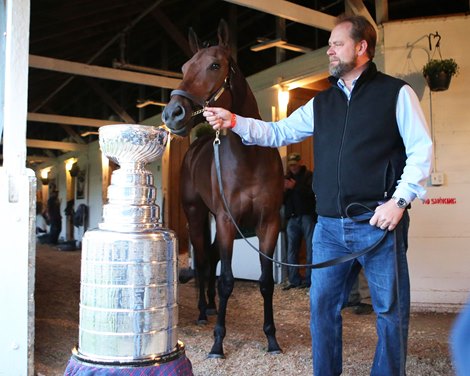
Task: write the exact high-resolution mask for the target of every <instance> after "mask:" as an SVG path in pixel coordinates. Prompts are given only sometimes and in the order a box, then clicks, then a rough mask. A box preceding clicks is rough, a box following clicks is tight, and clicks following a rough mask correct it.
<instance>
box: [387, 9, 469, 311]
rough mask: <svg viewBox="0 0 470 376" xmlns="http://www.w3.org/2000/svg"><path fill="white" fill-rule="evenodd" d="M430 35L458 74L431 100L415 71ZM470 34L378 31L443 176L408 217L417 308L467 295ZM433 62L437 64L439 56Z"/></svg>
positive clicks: (404, 27)
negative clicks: (414, 98) (414, 97)
mask: <svg viewBox="0 0 470 376" xmlns="http://www.w3.org/2000/svg"><path fill="white" fill-rule="evenodd" d="M436 31H437V32H439V35H441V37H442V39H441V48H440V50H441V54H442V58H453V59H455V60H456V61H457V63H458V64H459V66H460V74H459V75H458V76H456V77H453V78H452V82H451V84H450V88H449V90H447V91H443V92H433V93H432V94H431V95H430V91H429V89H428V87H427V85H426V84H425V81H424V78H423V77H422V74H421V68H422V67H423V65H424V64H425V63H426V62H427V60H428V56H429V55H428V54H430V56H432V54H433V53H434V46H433V51H431V52H430V51H429V43H428V38H427V37H425V38H424V39H421V40H420V38H422V37H423V36H427V35H428V34H430V33H435V32H436ZM469 34H470V18H469V17H468V16H452V17H444V18H432V19H427V20H409V21H401V22H390V23H387V24H385V25H384V47H385V48H384V53H385V71H386V73H388V74H391V75H395V76H399V77H402V78H404V79H409V83H410V84H411V85H412V86H413V87H414V88H415V90H416V92H417V93H418V95H419V96H420V98H421V105H422V108H423V111H424V113H425V116H426V118H427V120H428V123H429V126H430V128H431V127H432V133H433V134H434V146H435V165H434V169H435V171H438V172H442V173H444V176H445V179H444V184H443V185H442V186H429V187H428V199H429V201H428V202H427V203H425V204H423V203H421V202H419V201H415V203H414V204H413V208H412V210H411V212H410V215H411V227H410V249H409V254H408V255H409V262H410V275H411V287H412V302H413V305H414V307H415V308H420V307H425V308H432V309H441V308H442V309H452V307H454V308H455V306H459V305H461V304H463V303H464V302H466V300H467V298H468V295H469V292H470V247H469V243H470V215H469V213H470V198H469V194H470V154H469V151H470V122H469V119H470V102H469V98H470V87H469V85H468V82H469V79H470V50H469V49H468V48H466V47H467V46H468V45H469V41H468V35H469ZM418 40H419V41H418ZM416 41H417V42H416ZM413 44H414V45H413ZM411 45H413V46H411ZM434 58H439V54H438V52H435V53H434ZM430 98H432V99H431V101H430ZM431 104H432V113H431ZM431 114H432V115H431ZM431 119H432V124H431ZM441 199H444V200H441ZM445 199H448V200H445Z"/></svg>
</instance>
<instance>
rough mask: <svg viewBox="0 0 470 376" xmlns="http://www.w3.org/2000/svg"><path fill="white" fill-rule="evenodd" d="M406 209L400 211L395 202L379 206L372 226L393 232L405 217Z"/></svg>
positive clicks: (389, 201)
mask: <svg viewBox="0 0 470 376" xmlns="http://www.w3.org/2000/svg"><path fill="white" fill-rule="evenodd" d="M404 212H405V209H400V208H399V207H397V204H396V203H395V201H394V200H388V201H387V202H386V203H384V204H382V205H379V206H377V208H376V209H375V213H374V215H373V216H372V218H371V219H370V221H369V223H370V225H371V226H377V227H379V228H381V229H382V230H388V231H393V230H394V229H395V227H397V225H398V222H400V220H401V218H402V217H403V213H404Z"/></svg>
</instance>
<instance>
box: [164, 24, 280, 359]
mask: <svg viewBox="0 0 470 376" xmlns="http://www.w3.org/2000/svg"><path fill="white" fill-rule="evenodd" d="M217 36H218V44H217V45H212V46H207V45H205V46H202V45H201V42H200V41H199V39H198V37H197V35H196V34H195V32H194V31H193V30H192V29H190V30H189V45H190V47H191V50H192V52H193V56H192V58H191V59H190V60H188V61H187V62H186V63H185V64H184V65H183V67H182V72H183V78H182V81H181V83H180V84H179V86H178V88H177V89H176V90H174V91H172V93H171V98H170V101H169V102H168V104H167V105H166V107H165V108H164V110H163V114H162V119H163V122H164V123H165V125H166V127H167V128H168V129H169V130H170V132H172V133H173V134H175V135H178V136H182V137H184V136H187V135H188V134H189V132H190V131H191V129H192V128H193V127H194V126H196V125H198V124H199V123H202V122H204V120H205V119H204V118H203V116H202V109H203V108H204V107H205V106H208V105H213V106H220V107H224V108H226V109H228V110H230V111H233V112H234V113H236V114H239V115H242V116H246V117H253V118H258V119H259V118H260V115H259V110H258V105H257V103H256V99H255V97H254V95H253V93H252V91H251V89H250V87H249V85H248V83H247V81H246V79H245V78H244V76H243V75H242V73H241V71H240V69H239V67H238V66H237V64H236V63H235V61H234V60H233V59H232V58H231V50H230V46H229V32H228V26H227V23H226V22H225V21H224V20H221V21H220V23H219V26H218V31H217ZM213 141H214V135H213V134H212V135H211V134H209V135H207V134H206V135H204V136H202V137H199V138H197V139H196V141H195V142H193V143H192V144H191V145H190V147H189V149H188V151H187V153H186V154H185V156H184V158H183V162H182V166H181V178H180V185H181V194H182V206H183V210H184V212H185V214H186V217H187V221H188V228H189V237H190V241H191V244H192V246H193V249H194V254H195V255H194V258H195V270H196V277H197V283H198V287H199V300H198V308H199V318H198V323H207V313H208V311H209V309H210V308H213V309H215V300H214V299H215V280H216V265H217V262H218V261H219V259H220V262H221V269H220V277H219V279H218V282H217V293H218V296H219V310H218V311H217V321H216V324H215V329H214V343H213V346H212V348H211V351H210V353H209V355H208V356H209V357H210V358H224V357H225V355H224V350H223V340H224V337H225V334H226V328H225V316H226V309H227V304H228V300H229V297H230V295H231V293H232V291H233V288H234V276H233V273H232V266H231V260H232V252H233V242H234V238H235V236H236V227H235V225H234V224H233V222H232V221H231V219H230V214H228V213H227V211H226V209H225V207H224V204H223V197H222V195H221V193H220V191H219V184H218V181H217V174H216V166H215V162H214V150H213ZM219 149H220V154H219V155H220V174H221V175H220V176H221V181H222V186H223V193H224V196H225V199H226V202H227V204H228V207H229V210H230V212H231V215H232V217H233V218H234V220H235V221H236V222H237V225H238V226H240V227H242V228H250V229H254V230H255V233H256V236H257V237H258V239H259V247H260V252H262V253H263V254H265V255H267V256H269V257H272V256H273V253H274V248H275V245H276V242H277V238H278V234H279V230H280V209H281V205H282V200H283V167H282V162H281V158H280V156H279V152H278V150H277V149H276V148H266V147H260V146H247V145H244V144H243V143H242V141H241V139H240V137H239V136H238V135H236V134H235V133H234V132H231V131H228V132H227V133H226V135H222V136H221V137H220V144H219ZM209 213H212V215H213V216H214V218H215V226H216V235H215V239H214V243H213V244H211V240H210V227H209V224H210V220H209ZM260 263H261V276H260V279H259V286H260V292H261V294H262V297H263V301H264V323H263V330H264V333H265V335H266V337H267V340H268V347H267V351H268V353H272V354H278V353H281V352H282V350H281V348H280V346H279V344H278V342H277V339H276V327H275V325H274V317H273V292H274V278H273V265H272V261H271V260H269V259H266V258H265V257H261V255H260ZM206 282H207V284H208V289H207V300H206V295H205V287H206Z"/></svg>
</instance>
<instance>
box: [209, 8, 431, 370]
mask: <svg viewBox="0 0 470 376" xmlns="http://www.w3.org/2000/svg"><path fill="white" fill-rule="evenodd" d="M376 39H377V35H376V32H375V29H374V28H373V27H372V25H371V24H370V23H369V22H368V21H367V20H366V19H365V18H364V17H361V16H352V17H341V18H339V19H338V21H337V24H336V26H335V27H334V29H333V30H332V32H331V35H330V39H329V48H328V50H327V54H328V57H329V61H330V63H329V70H330V73H331V75H332V77H330V82H331V84H332V87H331V88H329V89H327V90H325V91H323V92H321V93H319V94H318V95H317V96H316V97H315V98H313V99H312V100H310V101H309V102H308V103H307V104H306V105H304V106H302V107H300V108H299V109H297V110H296V111H295V112H294V113H292V114H291V115H290V116H289V117H288V118H286V119H282V120H280V121H279V122H262V121H257V120H254V119H246V118H243V117H240V116H237V115H233V114H231V113H230V112H229V111H226V110H224V109H222V108H206V110H205V112H204V116H205V117H206V119H207V120H208V122H209V123H210V124H211V125H212V126H213V128H214V129H220V128H232V130H233V131H234V132H236V133H237V134H239V135H240V137H241V138H242V140H243V142H245V143H246V144H258V145H264V146H270V147H277V146H282V145H287V144H291V143H295V142H300V141H302V140H304V139H305V138H307V137H309V136H311V135H313V134H314V135H315V137H314V158H315V169H314V179H313V190H314V192H315V194H316V197H317V213H318V221H317V225H316V227H315V232H314V235H313V249H314V250H315V252H314V254H313V261H314V263H319V262H322V261H326V260H330V259H333V258H336V257H339V256H346V255H350V254H351V253H353V252H357V251H361V250H363V249H366V248H368V247H370V246H371V245H373V244H374V243H375V242H376V241H377V240H378V239H380V237H381V236H382V235H383V231H385V230H388V231H389V232H388V234H386V235H387V236H386V237H385V239H384V240H383V241H382V242H381V243H380V244H379V245H378V246H377V247H376V248H375V250H374V252H370V253H367V254H365V255H363V256H361V257H359V258H358V259H357V260H358V261H359V262H360V263H361V265H362V266H363V268H364V271H365V274H366V277H367V280H368V282H369V288H370V291H371V296H372V305H373V308H374V311H375V313H376V315H377V324H376V328H377V336H378V341H377V347H376V352H375V357H374V362H373V365H372V369H371V375H380V376H388V375H390V376H391V375H393V376H396V375H403V374H404V372H405V371H404V367H405V361H406V348H407V338H408V323H409V309H410V286H409V276H408V265H407V260H406V248H407V247H406V239H407V238H406V236H407V231H408V223H409V221H408V219H409V217H408V212H407V207H408V205H409V203H410V202H411V201H412V200H413V199H415V198H416V197H418V198H420V199H423V198H424V197H425V193H426V190H425V182H426V180H427V178H428V176H429V173H430V170H431V160H432V142H431V138H430V136H429V131H428V129H427V126H426V121H425V119H424V116H423V113H422V110H421V108H420V104H419V100H418V98H417V96H416V94H415V93H414V92H413V90H412V89H411V87H410V86H408V85H407V84H406V83H405V82H403V81H401V80H398V79H395V78H393V77H390V76H388V75H385V74H383V73H381V72H378V71H377V68H376V66H375V64H374V63H373V62H372V59H373V57H374V54H375V44H376ZM350 204H354V205H353V206H349V205H350ZM369 210H370V211H372V212H369ZM393 230H394V231H393ZM392 231H393V232H392ZM352 265H353V262H352V261H350V262H345V263H342V264H339V265H335V266H332V267H327V268H322V269H314V270H312V288H311V289H310V310H311V334H312V355H313V369H314V374H315V375H316V376H321V375H326V376H331V375H339V374H341V372H342V322H341V308H342V306H343V305H344V303H345V301H347V298H348V295H349V291H350V289H351V285H352V283H353V282H354V279H355V278H356V273H357V268H354V269H355V270H356V272H354V271H353V270H352ZM396 266H397V267H396Z"/></svg>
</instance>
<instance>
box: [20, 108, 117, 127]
mask: <svg viewBox="0 0 470 376" xmlns="http://www.w3.org/2000/svg"><path fill="white" fill-rule="evenodd" d="M27 119H28V121H33V122H38V123H50V124H68V125H75V126H80V127H94V128H99V127H102V126H103V125H109V124H115V123H116V122H115V121H110V120H98V119H90V118H83V117H76V116H63V115H51V114H41V113H37V112H28V118H27Z"/></svg>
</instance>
